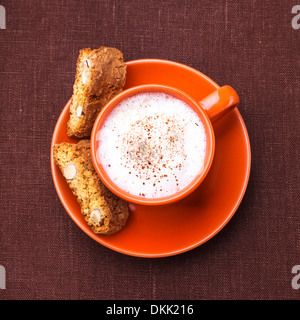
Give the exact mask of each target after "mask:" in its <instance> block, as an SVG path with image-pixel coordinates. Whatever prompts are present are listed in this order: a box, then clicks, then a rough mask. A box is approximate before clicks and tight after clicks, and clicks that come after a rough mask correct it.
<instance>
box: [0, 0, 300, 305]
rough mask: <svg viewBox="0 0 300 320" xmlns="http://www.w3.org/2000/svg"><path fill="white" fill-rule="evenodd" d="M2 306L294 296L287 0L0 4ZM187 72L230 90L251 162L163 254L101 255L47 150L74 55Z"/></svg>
mask: <svg viewBox="0 0 300 320" xmlns="http://www.w3.org/2000/svg"><path fill="white" fill-rule="evenodd" d="M0 4H1V5H3V6H4V7H5V9H6V30H0V106H1V113H0V119H1V125H0V155H1V165H0V179H1V187H0V188H1V189H0V191H1V192H0V201H1V220H0V221H1V222H0V223H1V225H0V242H1V247H0V265H2V266H4V267H5V270H6V289H5V290H0V299H197V300H198V299H199V300H200V299H299V298H300V289H299V290H295V289H293V287H292V285H291V281H292V278H293V276H294V275H293V274H292V272H291V270H292V267H293V266H294V265H300V216H299V169H300V168H299V156H300V154H299V152H300V148H299V147H300V145H299V138H300V134H299V133H300V132H299V125H300V123H299V119H300V111H299V110H300V104H299V98H300V90H299V87H300V86H299V84H300V81H299V80H300V79H299V68H300V56H299V52H300V46H299V40H300V29H299V30H294V29H293V28H292V25H291V20H292V18H293V14H292V13H291V10H292V7H293V6H294V5H296V4H297V3H296V1H289V0H284V1H271V0H266V1H238V0H227V1H226V0H221V1H210V0H204V1H203V0H199V1H198V0H179V1H171V0H167V1H158V0H147V1H137V0H129V1H122V0H119V1H116V0H111V1H106V0H101V1H96V0H84V1H75V0H57V1H48V0H39V1H34V0H21V1H20V0H18V1H17V0H2V1H1V2H0ZM101 45H106V46H112V47H116V48H119V49H120V50H121V51H122V52H123V53H124V58H125V60H126V61H129V60H134V59H142V58H159V59H168V60H173V61H177V62H180V63H183V64H187V65H189V66H191V67H193V68H195V69H197V70H199V71H201V72H203V73H204V74H207V75H208V76H209V77H211V78H212V79H214V80H215V81H216V82H217V83H218V84H220V85H223V84H230V85H231V86H233V87H234V88H235V89H236V90H237V91H238V93H239V95H240V98H241V103H240V106H239V110H240V112H241V114H242V116H243V118H244V121H245V124H246V126H247V129H248V133H249V137H250V141H251V148H252V168H251V175H250V181H249V185H248V189H247V191H246V194H245V197H244V199H243V201H242V204H241V205H240V207H239V209H238V211H237V213H236V214H235V216H234V217H233V219H232V220H231V221H230V223H229V224H228V225H227V226H226V227H225V228H224V229H223V230H222V231H221V232H220V233H219V234H218V235H216V236H215V237H214V238H212V239H211V240H209V241H208V242H207V243H205V244H204V245H202V246H200V247H198V248H196V249H194V250H192V251H189V252H187V253H184V254H181V255H178V256H173V257H169V258H163V259H142V258H134V257H130V256H126V255H122V254H119V253H117V252H114V251H112V250H109V249H107V248H105V247H103V246H101V245H100V244H98V243H96V242H95V241H94V240H92V239H90V238H89V237H88V236H87V235H86V234H85V233H83V232H82V231H81V230H80V229H79V228H78V227H77V226H76V225H75V223H74V222H73V221H72V220H71V219H70V218H69V216H68V214H67V213H66V211H65V210H64V208H63V206H62V204H61V202H60V201H59V198H58V196H57V194H56V191H55V188H54V186H53V182H52V177H51V171H50V144H51V137H52V133H53V129H54V126H55V124H56V121H57V119H58V116H59V114H60V112H61V110H62V108H63V106H64V105H65V104H66V102H67V100H68V99H69V97H70V96H71V94H72V86H73V82H74V76H75V69H74V68H75V63H76V60H77V56H78V52H79V49H81V48H84V47H91V48H97V47H99V46H101Z"/></svg>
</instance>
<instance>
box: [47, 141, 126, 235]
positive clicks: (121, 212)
mask: <svg viewBox="0 0 300 320" xmlns="http://www.w3.org/2000/svg"><path fill="white" fill-rule="evenodd" d="M53 156H54V159H55V162H56V164H57V165H58V167H59V169H60V170H61V172H62V174H63V175H64V177H65V178H66V181H67V183H68V185H69V187H70V188H71V190H72V192H73V194H74V195H75V197H76V199H77V201H78V203H79V205H80V207H81V212H82V214H83V216H84V218H85V220H86V222H87V223H88V225H89V226H90V227H91V229H92V230H93V231H94V232H95V233H97V234H104V235H111V234H114V233H116V232H118V231H120V230H121V229H122V228H123V227H124V226H125V224H126V221H127V218H128V215H129V210H128V204H127V202H126V201H124V200H123V199H120V198H119V197H117V196H116V195H115V194H113V193H112V192H111V191H110V190H108V189H107V188H106V187H105V186H104V184H103V183H102V181H101V180H100V179H99V177H98V175H97V173H96V171H95V169H94V167H93V163H92V159H91V154H90V140H81V141H79V142H78V143H77V144H71V143H66V142H63V143H60V144H56V145H54V147H53Z"/></svg>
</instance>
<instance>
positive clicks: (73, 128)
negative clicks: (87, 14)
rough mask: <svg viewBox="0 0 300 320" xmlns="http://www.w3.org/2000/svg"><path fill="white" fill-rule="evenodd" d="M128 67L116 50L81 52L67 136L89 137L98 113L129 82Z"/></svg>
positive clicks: (103, 49)
mask: <svg viewBox="0 0 300 320" xmlns="http://www.w3.org/2000/svg"><path fill="white" fill-rule="evenodd" d="M126 72H127V66H126V64H125V62H124V59H123V54H122V52H121V51H120V50H118V49H116V48H109V47H104V46H102V47H100V48H99V49H95V50H91V49H90V48H85V49H82V50H80V53H79V57H78V60H77V67H76V77H75V83H74V86H73V96H72V105H71V107H70V119H69V121H68V124H67V134H68V136H70V137H76V138H86V137H89V136H90V134H91V131H92V128H93V125H94V122H95V120H96V117H97V115H98V113H99V112H100V111H101V109H102V108H103V107H104V105H105V104H106V103H107V102H108V101H109V100H110V99H112V98H113V97H114V96H115V95H116V94H118V93H120V92H121V91H122V89H123V87H124V85H125V82H126Z"/></svg>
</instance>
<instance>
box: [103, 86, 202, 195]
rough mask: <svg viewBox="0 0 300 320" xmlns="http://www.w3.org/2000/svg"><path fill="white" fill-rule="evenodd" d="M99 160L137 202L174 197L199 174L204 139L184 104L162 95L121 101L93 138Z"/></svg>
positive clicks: (198, 121) (194, 116) (199, 124)
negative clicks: (137, 197)
mask: <svg viewBox="0 0 300 320" xmlns="http://www.w3.org/2000/svg"><path fill="white" fill-rule="evenodd" d="M97 142H98V149H97V157H98V160H99V161H100V163H101V164H102V166H103V168H104V170H105V171H106V173H107V175H108V176H109V178H110V179H111V180H112V181H113V182H114V183H115V184H116V185H117V186H118V187H119V188H120V189H122V190H124V191H126V192H128V193H130V194H132V195H135V196H140V197H145V198H161V197H165V196H169V195H172V194H175V193H177V192H178V191H180V190H181V189H183V188H185V187H186V186H188V185H189V184H190V183H191V182H192V181H193V180H194V178H195V177H196V176H198V175H199V174H201V171H202V170H203V167H204V159H205V154H206V134H205V129H204V125H203V123H202V121H201V119H200V118H199V116H198V115H197V114H196V112H194V111H193V110H192V108H191V107H189V105H188V104H187V103H185V102H184V101H182V100H180V99H177V98H176V97H174V96H173V95H170V94H167V93H163V92H145V93H139V94H136V95H134V96H132V97H129V98H127V99H124V100H123V101H121V102H120V103H119V104H118V105H117V106H116V107H115V108H114V110H113V111H112V112H111V113H110V114H109V116H108V117H107V119H106V120H105V122H104V125H103V126H102V128H101V129H100V130H99V132H98V133H97Z"/></svg>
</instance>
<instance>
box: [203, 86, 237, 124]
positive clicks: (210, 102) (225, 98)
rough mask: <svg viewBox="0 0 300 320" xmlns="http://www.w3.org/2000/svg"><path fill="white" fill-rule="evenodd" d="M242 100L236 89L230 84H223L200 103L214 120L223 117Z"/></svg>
mask: <svg viewBox="0 0 300 320" xmlns="http://www.w3.org/2000/svg"><path fill="white" fill-rule="evenodd" d="M239 102H240V98H239V96H238V94H237V93H236V91H235V90H234V89H233V88H232V87H230V86H223V87H221V88H219V89H218V90H215V91H214V92H212V93H211V94H209V95H208V96H207V97H205V98H204V99H203V100H201V101H200V102H199V103H200V104H201V105H202V107H203V108H204V109H205V110H206V111H207V113H208V115H209V117H210V119H211V120H212V121H214V120H217V119H219V118H221V117H222V116H223V115H224V114H226V113H227V112H229V111H230V110H232V109H234V108H235V107H236V106H237V105H238V104H239Z"/></svg>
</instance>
